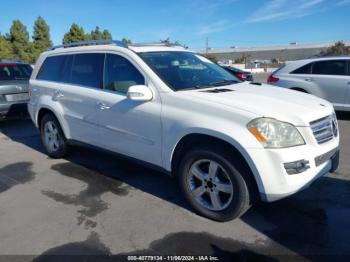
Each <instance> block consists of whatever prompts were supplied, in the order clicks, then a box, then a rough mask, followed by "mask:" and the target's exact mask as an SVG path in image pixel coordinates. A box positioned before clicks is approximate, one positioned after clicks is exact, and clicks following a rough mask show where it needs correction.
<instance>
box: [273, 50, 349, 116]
mask: <svg viewBox="0 0 350 262" xmlns="http://www.w3.org/2000/svg"><path fill="white" fill-rule="evenodd" d="M268 83H269V84H271V85H276V86H279V87H285V88H289V89H294V90H297V91H301V92H305V93H309V94H313V95H315V96H318V97H321V98H324V99H326V100H328V101H329V102H331V103H332V104H333V105H334V107H335V108H336V109H337V110H344V111H350V57H349V56H341V57H322V58H313V59H305V60H298V61H292V62H287V63H286V64H285V65H284V66H282V67H281V68H279V69H278V70H276V71H275V72H274V73H272V75H270V76H269V78H268Z"/></svg>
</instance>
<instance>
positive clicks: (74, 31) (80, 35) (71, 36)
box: [62, 23, 89, 44]
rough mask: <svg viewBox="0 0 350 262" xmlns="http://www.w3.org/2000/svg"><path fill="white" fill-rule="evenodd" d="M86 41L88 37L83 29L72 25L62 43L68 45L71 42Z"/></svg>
mask: <svg viewBox="0 0 350 262" xmlns="http://www.w3.org/2000/svg"><path fill="white" fill-rule="evenodd" d="M88 39H89V36H88V35H86V34H85V32H84V29H83V28H82V27H81V26H79V25H77V24H75V23H74V24H72V26H71V27H70V29H69V31H68V32H67V33H65V34H64V37H63V40H62V43H63V44H68V43H73V42H79V41H85V40H88Z"/></svg>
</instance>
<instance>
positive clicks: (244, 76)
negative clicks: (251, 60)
mask: <svg viewBox="0 0 350 262" xmlns="http://www.w3.org/2000/svg"><path fill="white" fill-rule="evenodd" d="M222 68H223V69H225V70H226V71H227V72H229V73H230V74H231V75H233V76H235V77H237V78H238V79H240V80H242V81H254V79H253V75H252V74H251V73H250V72H247V71H243V70H241V69H239V68H236V67H233V66H222Z"/></svg>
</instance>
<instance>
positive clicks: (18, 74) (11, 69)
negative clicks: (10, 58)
mask: <svg viewBox="0 0 350 262" xmlns="http://www.w3.org/2000/svg"><path fill="white" fill-rule="evenodd" d="M32 71H33V69H32V67H31V66H30V65H23V64H0V81H1V80H2V81H4V80H27V79H29V78H30V75H31V74H32Z"/></svg>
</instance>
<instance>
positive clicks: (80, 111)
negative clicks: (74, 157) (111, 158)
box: [37, 53, 104, 145]
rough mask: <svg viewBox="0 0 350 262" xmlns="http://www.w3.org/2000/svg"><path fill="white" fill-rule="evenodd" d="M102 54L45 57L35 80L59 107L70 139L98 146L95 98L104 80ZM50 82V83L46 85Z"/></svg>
mask: <svg viewBox="0 0 350 262" xmlns="http://www.w3.org/2000/svg"><path fill="white" fill-rule="evenodd" d="M103 63H104V54H103V53H85V54H71V55H57V56H51V57H48V58H47V59H46V60H45V62H44V64H43V66H42V67H41V68H40V70H39V73H38V76H37V78H38V79H39V80H43V81H40V85H41V87H43V88H44V89H47V88H45V87H48V86H49V87H50V88H49V89H47V90H48V91H49V92H48V95H49V96H50V97H51V99H52V101H53V103H58V104H59V107H58V108H62V112H61V114H62V117H63V118H64V119H65V121H66V123H67V124H68V128H69V131H70V137H69V138H71V139H74V140H78V141H81V142H85V143H89V144H92V145H98V142H99V137H98V135H99V133H98V120H97V116H96V106H97V105H96V103H97V102H96V101H97V100H96V97H97V96H98V93H99V92H101V85H102V80H103ZM46 81H49V82H46Z"/></svg>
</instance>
